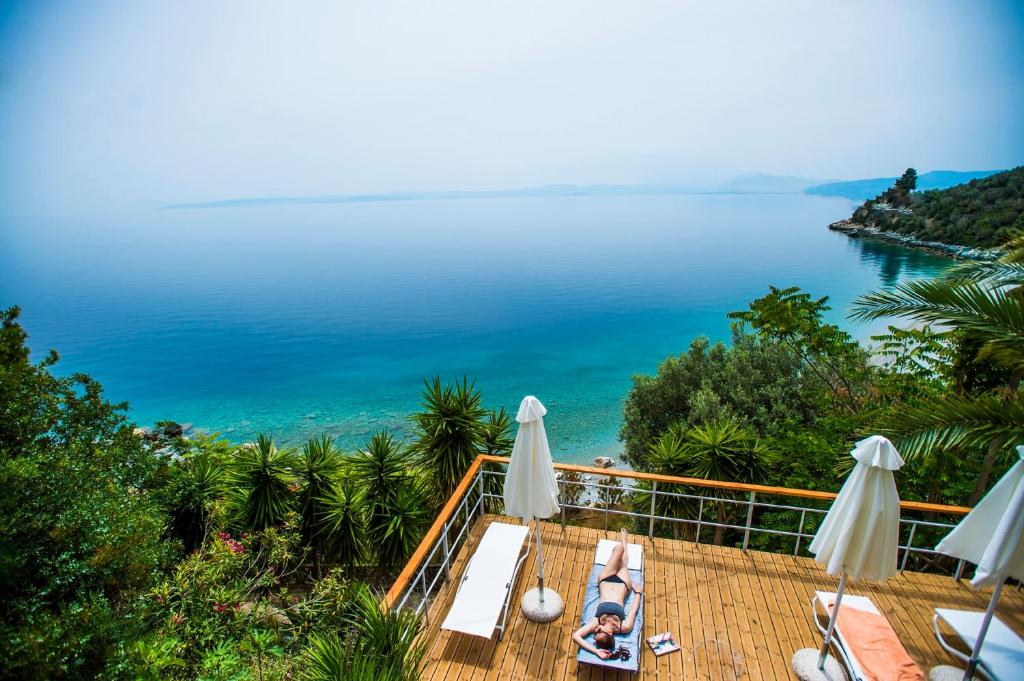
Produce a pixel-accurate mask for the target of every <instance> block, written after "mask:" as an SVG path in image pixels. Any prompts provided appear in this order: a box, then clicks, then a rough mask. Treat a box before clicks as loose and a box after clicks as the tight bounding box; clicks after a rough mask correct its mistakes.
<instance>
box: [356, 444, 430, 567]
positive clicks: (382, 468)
mask: <svg viewBox="0 0 1024 681" xmlns="http://www.w3.org/2000/svg"><path fill="white" fill-rule="evenodd" d="M347 465H348V469H349V471H350V473H351V475H352V479H353V481H354V482H356V484H358V485H359V487H360V488H361V490H362V495H363V496H362V498H363V499H365V500H366V508H367V511H366V516H365V517H366V536H367V541H368V542H369V544H370V545H371V546H372V547H374V549H375V550H376V552H377V556H378V559H379V560H380V563H381V565H383V566H385V567H391V566H394V565H396V564H398V563H400V562H402V561H403V560H405V559H406V558H407V557H408V556H409V555H410V554H411V553H412V551H413V549H415V547H416V544H417V543H418V542H419V541H420V539H421V538H422V536H423V535H422V533H423V531H424V530H425V524H426V522H427V521H428V520H429V518H430V517H431V508H430V505H429V490H428V488H427V486H426V484H425V483H424V482H423V480H422V478H421V475H420V472H419V471H418V470H417V468H416V465H415V459H414V457H413V454H412V452H410V451H409V450H408V449H406V448H405V447H403V446H402V444H401V443H400V442H398V441H397V440H396V439H395V438H394V437H393V436H392V435H391V434H390V433H388V432H387V431H381V432H379V433H376V434H374V435H373V437H372V438H370V443H369V444H368V445H367V447H366V449H365V450H360V451H359V452H357V453H356V454H355V455H354V456H352V457H349V459H348V461H347Z"/></svg>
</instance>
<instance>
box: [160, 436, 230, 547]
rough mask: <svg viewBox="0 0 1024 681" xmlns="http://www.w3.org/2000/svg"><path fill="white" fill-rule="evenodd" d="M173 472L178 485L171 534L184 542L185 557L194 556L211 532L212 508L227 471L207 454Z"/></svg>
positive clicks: (221, 490) (177, 467)
mask: <svg viewBox="0 0 1024 681" xmlns="http://www.w3.org/2000/svg"><path fill="white" fill-rule="evenodd" d="M171 471H172V475H174V476H175V477H176V482H177V485H176V487H177V489H176V495H175V496H176V499H175V502H174V504H173V507H172V509H171V531H172V532H173V533H174V534H175V535H176V536H177V537H178V538H179V539H181V543H182V545H183V546H184V549H185V553H192V552H193V551H195V550H196V549H198V548H199V547H200V546H201V545H202V543H203V540H205V539H206V535H207V533H208V532H209V526H210V504H211V503H212V502H213V500H214V499H216V498H217V497H218V496H220V495H221V494H222V493H223V490H224V468H223V467H222V466H220V465H219V464H218V463H217V462H216V461H214V460H213V459H212V458H211V457H210V456H209V455H205V454H204V455H200V456H196V457H193V458H191V459H185V460H184V461H182V462H181V463H180V464H179V465H178V466H175V467H173V468H172V469H171Z"/></svg>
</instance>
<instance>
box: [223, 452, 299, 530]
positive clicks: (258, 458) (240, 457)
mask: <svg viewBox="0 0 1024 681" xmlns="http://www.w3.org/2000/svg"><path fill="white" fill-rule="evenodd" d="M293 466H294V457H293V454H292V452H291V451H290V450H287V449H278V448H277V447H276V446H274V441H273V439H272V438H271V437H270V436H268V435H263V434H260V435H259V437H258V438H257V440H256V443H255V444H254V445H252V446H251V447H243V448H241V449H239V451H238V453H237V454H236V455H235V458H234V460H233V461H232V463H231V468H230V473H229V476H228V477H229V483H230V492H229V498H230V501H231V505H232V507H233V509H234V511H235V514H236V517H237V522H238V523H239V525H241V526H242V527H244V528H246V529H250V530H263V529H266V528H268V527H270V526H271V525H277V524H278V523H280V522H281V521H282V520H284V516H285V514H286V513H288V511H289V510H291V508H292V503H293V500H294V499H293V497H294V494H293V492H292V489H291V486H292V484H293V482H294V477H293V476H294V467H293Z"/></svg>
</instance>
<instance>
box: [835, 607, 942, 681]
mask: <svg viewBox="0 0 1024 681" xmlns="http://www.w3.org/2000/svg"><path fill="white" fill-rule="evenodd" d="M831 606H832V604H831V603H830V604H829V609H830V610H831ZM836 626H837V627H839V628H840V629H842V631H843V644H844V645H845V646H846V647H847V648H848V650H849V652H850V654H851V655H852V656H853V657H856V658H857V662H859V663H860V666H861V668H863V670H864V674H865V675H866V677H867V678H868V679H869V681H924V674H922V673H921V670H920V669H919V668H918V666H917V663H916V662H914V660H913V659H911V657H910V655H908V654H907V649H906V648H904V647H903V644H902V643H900V639H899V637H898V636H897V635H896V632H895V631H894V630H893V628H892V626H891V625H890V624H889V620H887V619H885V617H883V616H882V615H876V614H874V613H872V612H867V611H865V610H858V609H857V608H853V607H849V606H846V607H844V606H842V605H841V606H839V617H838V619H837V621H836Z"/></svg>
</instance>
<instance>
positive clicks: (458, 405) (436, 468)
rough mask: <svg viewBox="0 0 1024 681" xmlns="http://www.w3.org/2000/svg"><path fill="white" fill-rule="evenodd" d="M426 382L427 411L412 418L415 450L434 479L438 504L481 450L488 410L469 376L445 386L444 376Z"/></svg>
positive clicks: (457, 482) (453, 488) (451, 489)
mask: <svg viewBox="0 0 1024 681" xmlns="http://www.w3.org/2000/svg"><path fill="white" fill-rule="evenodd" d="M424 383H425V386H426V387H425V388H424V390H423V402H422V407H423V411H421V412H419V413H417V414H413V417H412V420H413V423H414V424H415V438H416V439H415V440H414V441H413V443H412V450H413V452H414V453H415V454H416V457H417V459H418V461H419V462H420V464H421V465H422V466H423V468H424V470H426V471H428V472H429V474H430V476H431V478H432V483H433V491H434V496H435V499H434V500H435V503H437V504H442V503H444V501H445V500H446V499H447V498H448V497H449V496H451V494H452V492H453V491H454V490H455V488H456V487H458V485H459V481H460V480H462V476H463V475H465V474H466V471H467V470H469V466H470V464H472V463H473V459H475V458H476V456H477V454H479V453H480V449H481V446H482V443H483V439H482V437H483V425H482V420H483V419H484V417H485V416H487V410H486V409H484V407H483V405H482V403H481V401H482V398H481V395H480V391H478V390H477V389H476V386H475V384H471V383H469V382H468V381H467V379H466V378H465V377H463V379H462V383H458V382H456V383H449V384H446V385H443V386H442V385H441V379H440V377H435V378H434V380H433V381H432V382H429V383H428V382H424Z"/></svg>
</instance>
